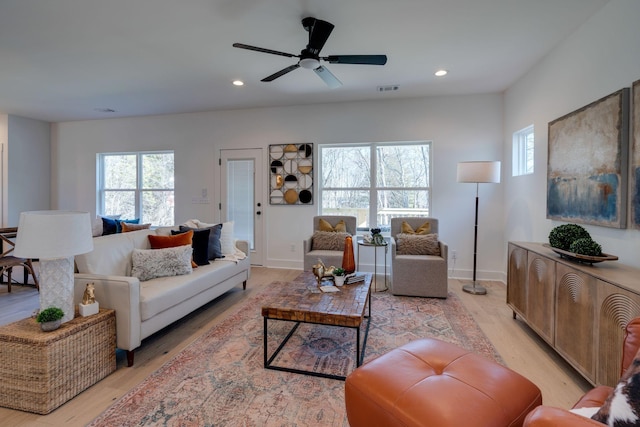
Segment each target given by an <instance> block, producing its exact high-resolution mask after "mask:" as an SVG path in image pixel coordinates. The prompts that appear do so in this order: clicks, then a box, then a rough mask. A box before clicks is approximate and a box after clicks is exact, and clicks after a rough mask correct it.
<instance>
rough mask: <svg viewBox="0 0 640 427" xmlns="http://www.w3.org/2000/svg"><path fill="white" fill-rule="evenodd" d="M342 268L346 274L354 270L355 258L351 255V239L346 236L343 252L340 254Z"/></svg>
mask: <svg viewBox="0 0 640 427" xmlns="http://www.w3.org/2000/svg"><path fill="white" fill-rule="evenodd" d="M342 268H344V272H345V273H347V274H351V273H353V272H354V271H356V260H355V257H354V256H353V239H352V238H351V236H347V237H345V239H344V252H343V254H342Z"/></svg>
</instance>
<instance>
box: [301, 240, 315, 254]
mask: <svg viewBox="0 0 640 427" xmlns="http://www.w3.org/2000/svg"><path fill="white" fill-rule="evenodd" d="M312 245H313V237H309V238H307V239H304V240H303V241H302V254H303V255H306V254H308V253H309V252H311V247H312Z"/></svg>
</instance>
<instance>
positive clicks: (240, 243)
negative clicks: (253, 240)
mask: <svg viewBox="0 0 640 427" xmlns="http://www.w3.org/2000/svg"><path fill="white" fill-rule="evenodd" d="M236 248H238V249H240V250H241V251H242V252H244V254H245V255H246V256H249V241H248V240H236Z"/></svg>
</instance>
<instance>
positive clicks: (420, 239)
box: [396, 233, 440, 256]
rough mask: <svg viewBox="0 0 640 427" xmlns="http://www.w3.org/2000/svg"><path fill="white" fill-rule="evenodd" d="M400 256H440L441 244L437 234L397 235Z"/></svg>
mask: <svg viewBox="0 0 640 427" xmlns="http://www.w3.org/2000/svg"><path fill="white" fill-rule="evenodd" d="M396 245H397V250H396V253H397V254H398V255H435V256H440V243H439V242H438V235H437V234H435V233H434V234H426V235H420V234H406V233H400V234H398V235H397V241H396Z"/></svg>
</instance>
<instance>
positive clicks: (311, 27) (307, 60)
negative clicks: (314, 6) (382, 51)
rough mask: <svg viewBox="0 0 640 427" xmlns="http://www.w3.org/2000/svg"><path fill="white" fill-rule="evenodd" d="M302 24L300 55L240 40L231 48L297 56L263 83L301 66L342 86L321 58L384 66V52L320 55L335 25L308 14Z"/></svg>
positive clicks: (331, 83)
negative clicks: (304, 33)
mask: <svg viewBox="0 0 640 427" xmlns="http://www.w3.org/2000/svg"><path fill="white" fill-rule="evenodd" d="M302 26H303V28H304V29H305V30H306V31H307V32H308V33H309V43H308V44H307V47H306V48H304V49H303V50H302V51H301V52H300V55H294V54H291V53H287V52H280V51H277V50H272V49H265V48H262V47H257V46H251V45H247V44H243V43H234V44H233V47H237V48H240V49H247V50H253V51H256V52H262V53H268V54H271V55H279V56H285V57H287V58H299V61H298V63H296V64H293V65H290V66H288V67H286V68H283V69H282V70H280V71H277V72H275V73H273V74H271V75H270V76H267V77H265V78H264V79H262V80H261V81H263V82H271V81H273V80H275V79H277V78H279V77H282V76H284V75H285V74H287V73H290V72H291V71H293V70H295V69H297V68H301V67H302V68H304V69H307V70H313V71H315V73H316V74H317V75H318V76H319V77H320V78H321V79H322V80H323V81H324V82H325V83H326V85H327V86H328V87H330V88H332V89H334V88H337V87H340V86H342V82H341V81H340V80H339V79H338V78H337V77H336V76H334V75H333V73H331V71H329V69H328V68H326V67H325V66H323V65H321V64H320V61H321V60H322V61H326V62H329V63H330V64H360V65H384V64H386V63H387V56H386V55H330V56H325V57H321V56H320V51H321V50H322V48H323V47H324V45H325V43H326V42H327V39H328V38H329V35H331V32H332V31H333V28H334V25H333V24H331V23H329V22H327V21H322V20H320V19H316V18H311V17H307V18H304V19H303V20H302Z"/></svg>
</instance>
